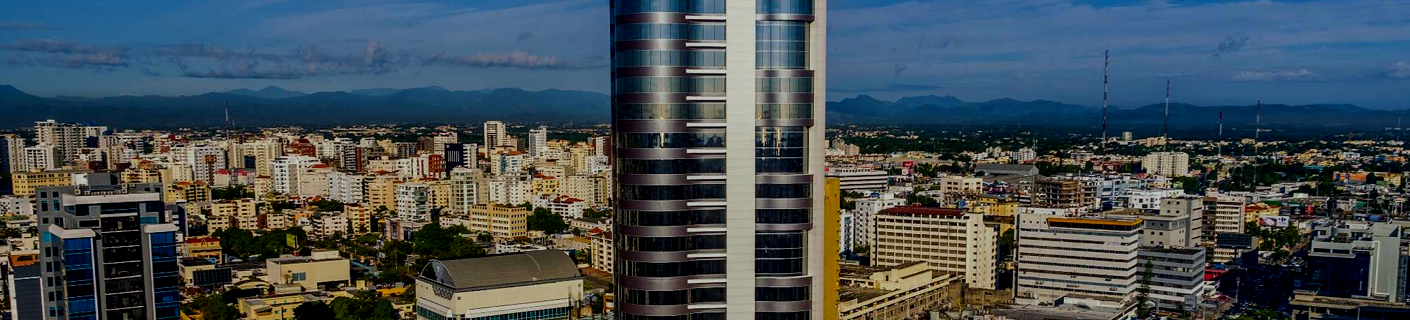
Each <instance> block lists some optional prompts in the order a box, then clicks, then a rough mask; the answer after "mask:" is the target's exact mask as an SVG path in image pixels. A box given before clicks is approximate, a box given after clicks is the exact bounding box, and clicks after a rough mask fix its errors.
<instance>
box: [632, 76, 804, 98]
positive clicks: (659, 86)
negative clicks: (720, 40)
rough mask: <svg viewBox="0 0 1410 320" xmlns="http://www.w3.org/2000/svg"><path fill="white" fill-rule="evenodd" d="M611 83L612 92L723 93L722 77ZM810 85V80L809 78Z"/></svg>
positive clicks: (636, 78)
mask: <svg viewBox="0 0 1410 320" xmlns="http://www.w3.org/2000/svg"><path fill="white" fill-rule="evenodd" d="M612 83H613V88H614V89H613V93H617V94H630V93H695V94H712V93H714V94H723V93H725V78H724V77H624V78H617V79H616V80H615V81H613V82H612ZM808 83H809V86H810V87H811V84H812V80H811V79H809V82H808Z"/></svg>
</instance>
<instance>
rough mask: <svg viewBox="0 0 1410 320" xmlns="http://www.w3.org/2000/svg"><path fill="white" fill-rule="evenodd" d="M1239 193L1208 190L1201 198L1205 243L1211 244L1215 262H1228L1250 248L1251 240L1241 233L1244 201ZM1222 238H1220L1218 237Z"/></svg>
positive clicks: (1208, 245) (1242, 230)
mask: <svg viewBox="0 0 1410 320" xmlns="http://www.w3.org/2000/svg"><path fill="white" fill-rule="evenodd" d="M1245 200H1246V199H1244V197H1240V196H1234V195H1227V194H1220V193H1218V192H1215V191H1212V190H1211V191H1210V192H1209V193H1208V194H1207V195H1206V196H1205V197H1204V206H1205V210H1204V212H1205V213H1206V214H1207V216H1206V217H1205V219H1204V237H1203V240H1204V242H1205V246H1207V247H1210V248H1211V251H1213V252H1212V254H1211V255H1210V256H1211V258H1213V260H1211V261H1212V262H1214V263H1227V262H1229V261H1232V260H1234V259H1237V258H1238V257H1240V256H1242V255H1243V254H1244V252H1246V251H1247V250H1249V249H1252V245H1253V244H1252V243H1244V242H1248V241H1243V240H1247V238H1248V236H1247V235H1246V234H1244V222H1245V220H1244V208H1245V207H1246V206H1245V205H1246V204H1247V202H1245ZM1221 239H1223V240H1221Z"/></svg>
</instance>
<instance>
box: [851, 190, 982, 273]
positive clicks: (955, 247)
mask: <svg viewBox="0 0 1410 320" xmlns="http://www.w3.org/2000/svg"><path fill="white" fill-rule="evenodd" d="M994 229H995V228H994V227H990V226H988V225H986V224H985V223H984V215H983V214H979V213H966V212H965V211H964V210H959V209H943V208H920V207H896V208H890V209H885V210H881V212H880V213H878V214H877V217H876V249H875V250H874V251H873V254H872V256H873V257H874V259H875V263H876V265H878V266H899V265H904V264H909V263H911V262H916V261H920V262H925V263H927V264H928V265H929V266H930V268H931V269H932V270H936V271H940V272H945V273H951V274H955V275H958V276H961V277H963V279H964V282H965V283H966V284H968V285H969V287H971V288H979V289H995V285H996V280H997V279H996V274H997V272H998V263H997V260H998V258H997V255H998V246H999V244H998V242H999V236H998V231H996V230H994Z"/></svg>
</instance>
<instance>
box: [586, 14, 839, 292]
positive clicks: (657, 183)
mask: <svg viewBox="0 0 1410 320" xmlns="http://www.w3.org/2000/svg"><path fill="white" fill-rule="evenodd" d="M826 8H827V4H826V1H824V0H816V1H815V0H613V1H612V13H611V14H612V17H611V19H612V32H611V34H612V112H613V121H612V128H613V130H614V132H613V139H615V141H614V142H613V144H612V145H613V146H614V151H613V152H614V157H613V159H615V161H616V163H615V165H614V166H613V167H614V170H615V171H616V172H615V175H616V177H615V178H616V183H615V185H616V186H617V191H616V192H617V194H616V197H615V199H616V200H617V202H616V209H617V210H616V212H617V214H616V217H615V219H616V221H615V222H614V223H615V224H616V225H615V227H614V234H613V237H614V241H615V247H616V253H615V258H616V259H617V261H616V263H615V269H616V270H613V274H614V275H615V277H616V279H615V280H616V281H615V282H616V284H617V286H616V289H615V290H616V291H615V293H616V296H617V298H616V304H617V308H616V312H617V315H618V317H619V318H620V319H627V320H646V319H653V320H654V319H680V320H713V319H758V320H802V319H821V318H822V315H823V314H822V312H836V311H835V310H821V309H822V308H821V305H822V301H821V300H822V299H821V297H822V296H823V295H822V292H820V291H821V288H822V284H821V281H822V279H823V275H822V274H820V273H821V272H822V270H823V259H821V257H827V256H828V255H835V254H836V253H835V252H823V246H822V242H823V239H824V236H823V234H822V227H821V222H822V221H823V218H822V214H823V210H822V209H823V206H822V200H823V190H822V188H823V180H822V179H823V178H822V173H823V172H822V168H823V163H822V161H823V149H822V146H823V139H824V133H825V129H824V121H823V120H824V111H823V109H824V101H825V100H824V95H823V93H824V88H825V87H826V86H825V79H826V78H825V77H824V75H825V72H824V71H825V66H826V64H825V57H826V52H825V51H824V48H825V47H826V44H825V39H826V11H827V10H826Z"/></svg>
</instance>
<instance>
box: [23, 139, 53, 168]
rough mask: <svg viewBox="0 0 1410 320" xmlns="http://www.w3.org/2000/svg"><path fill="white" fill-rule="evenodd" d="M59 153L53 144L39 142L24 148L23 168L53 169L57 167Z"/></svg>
mask: <svg viewBox="0 0 1410 320" xmlns="http://www.w3.org/2000/svg"><path fill="white" fill-rule="evenodd" d="M59 160H60V159H59V155H58V154H57V153H56V152H55V149H54V147H53V146H51V145H48V144H40V145H37V146H33V147H28V148H24V162H23V164H24V168H25V169H26V170H31V171H44V170H54V169H58V168H59Z"/></svg>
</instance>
